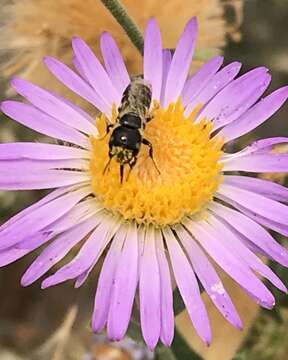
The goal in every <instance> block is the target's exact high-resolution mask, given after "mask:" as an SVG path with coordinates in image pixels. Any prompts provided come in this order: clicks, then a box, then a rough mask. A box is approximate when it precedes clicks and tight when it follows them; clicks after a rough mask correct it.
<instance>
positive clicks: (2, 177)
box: [0, 169, 90, 191]
mask: <svg viewBox="0 0 288 360" xmlns="http://www.w3.org/2000/svg"><path fill="white" fill-rule="evenodd" d="M89 180H90V175H89V174H88V173H85V172H81V171H69V170H45V169H42V170H38V171H37V170H34V171H33V170H32V171H29V173H28V174H27V173H26V174H25V175H23V171H22V170H21V169H20V170H19V169H18V170H15V169H11V170H10V171H9V170H1V173H0V189H1V190H6V191H7V190H40V189H52V188H56V187H61V186H68V185H75V184H81V183H84V182H87V181H89Z"/></svg>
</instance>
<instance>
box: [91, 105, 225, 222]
mask: <svg viewBox="0 0 288 360" xmlns="http://www.w3.org/2000/svg"><path fill="white" fill-rule="evenodd" d="M197 112H198V111H195V112H194V113H192V114H191V115H190V116H189V117H188V118H186V117H185V116H184V107H183V105H182V102H181V101H178V102H177V103H176V104H171V105H170V106H169V107H168V108H167V109H166V110H165V109H163V108H161V107H157V108H156V110H155V111H154V117H153V119H152V120H151V121H150V122H149V123H147V126H146V129H145V137H146V138H147V139H149V141H150V142H151V143H152V145H153V150H154V158H155V162H156V164H157V167H158V168H159V171H160V173H159V172H158V171H157V168H156V166H155V164H154V163H153V161H152V159H151V158H149V155H148V149H147V147H145V146H144V145H142V147H141V151H140V154H139V157H138V160H137V164H136V166H135V168H134V169H133V170H132V172H131V174H129V175H128V173H129V169H128V167H127V169H126V173H125V179H124V181H123V183H122V184H121V183H120V177H119V163H117V162H116V161H115V160H112V162H111V164H110V165H109V170H108V171H106V172H105V173H104V171H103V170H104V168H105V166H106V164H107V162H108V160H109V159H108V141H109V136H107V137H105V138H104V139H103V138H102V139H101V138H100V139H97V138H95V137H93V138H92V139H91V141H92V145H93V157H92V160H91V173H92V187H93V191H94V194H95V196H97V197H98V198H100V199H101V201H102V202H103V206H104V207H105V208H107V209H110V210H111V211H113V212H118V213H120V214H121V215H122V216H123V217H124V218H125V219H132V220H136V221H137V222H138V223H153V224H155V225H160V226H161V225H168V224H174V223H177V222H179V221H180V220H181V219H183V218H184V217H185V216H186V215H191V214H194V213H195V212H198V211H199V210H201V209H202V208H203V207H204V206H205V204H206V203H207V202H208V201H209V200H211V198H212V197H213V193H214V192H215V191H216V190H217V188H218V185H219V182H220V180H221V175H220V170H221V164H220V163H219V158H220V156H221V154H222V151H221V147H222V143H221V142H220V141H219V140H217V139H216V138H213V139H211V138H210V134H211V130H212V127H213V125H212V123H211V122H209V121H206V120H205V119H203V120H201V121H199V122H195V121H194V120H195V115H196V114H197ZM103 121H104V119H103V118H100V119H98V126H99V127H101V126H103Z"/></svg>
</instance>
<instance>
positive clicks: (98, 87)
mask: <svg viewBox="0 0 288 360" xmlns="http://www.w3.org/2000/svg"><path fill="white" fill-rule="evenodd" d="M72 46H73V50H74V53H75V56H76V58H77V60H78V62H79V64H80V67H81V69H82V71H83V73H84V75H85V78H86V79H88V81H89V83H90V84H91V86H92V87H93V88H94V89H95V91H96V93H97V94H98V95H99V96H100V97H101V98H102V100H103V101H104V102H105V103H106V104H107V105H109V107H110V109H112V106H113V104H116V105H118V104H119V103H120V101H121V94H119V93H118V92H117V90H116V89H115V88H114V86H113V84H112V82H111V80H110V78H109V76H108V74H107V73H106V71H105V69H104V68H103V66H102V65H101V63H100V61H99V60H98V59H97V57H96V56H95V54H94V53H93V51H92V50H91V49H90V47H89V46H88V45H87V44H86V43H85V42H84V41H83V40H82V39H80V38H79V37H75V38H74V39H73V40H72Z"/></svg>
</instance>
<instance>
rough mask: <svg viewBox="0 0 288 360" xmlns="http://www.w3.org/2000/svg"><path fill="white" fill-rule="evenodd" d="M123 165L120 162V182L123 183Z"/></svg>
mask: <svg viewBox="0 0 288 360" xmlns="http://www.w3.org/2000/svg"><path fill="white" fill-rule="evenodd" d="M123 175H124V165H123V164H120V182H121V184H122V183H123Z"/></svg>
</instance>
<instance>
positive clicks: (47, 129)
mask: <svg viewBox="0 0 288 360" xmlns="http://www.w3.org/2000/svg"><path fill="white" fill-rule="evenodd" d="M0 108H1V110H2V111H3V112H4V114H6V115H7V116H10V117H11V118H13V119H15V120H16V121H18V122H19V123H20V124H22V125H24V126H27V127H29V128H31V129H33V130H35V131H37V132H39V133H41V134H44V135H47V136H51V137H54V138H56V139H59V140H63V141H68V142H69V143H72V144H76V145H78V146H81V147H83V148H89V147H90V143H89V139H88V138H87V137H86V136H85V135H83V134H81V133H80V132H78V131H77V130H75V129H72V128H71V127H69V126H67V125H65V124H63V123H61V122H60V121H58V120H56V119H54V118H53V117H51V116H49V115H46V114H45V113H43V112H42V111H40V110H38V109H36V108H35V107H34V106H31V105H27V104H23V103H21V102H18V101H4V102H2V104H1V106H0Z"/></svg>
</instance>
